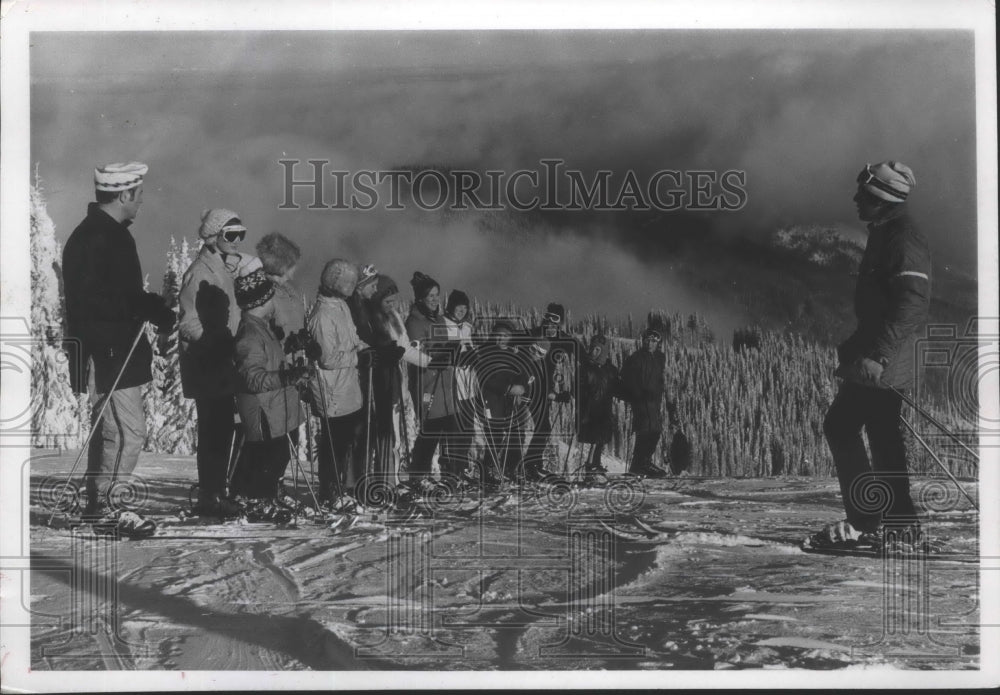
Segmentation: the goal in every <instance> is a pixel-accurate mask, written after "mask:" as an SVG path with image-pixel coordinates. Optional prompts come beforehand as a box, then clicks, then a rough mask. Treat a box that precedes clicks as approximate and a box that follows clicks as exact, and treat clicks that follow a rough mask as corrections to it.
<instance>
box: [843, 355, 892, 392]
mask: <svg viewBox="0 0 1000 695" xmlns="http://www.w3.org/2000/svg"><path fill="white" fill-rule="evenodd" d="M884 371H885V367H883V366H882V363H881V362H876V361H875V360H873V359H869V358H867V357H862V358H861V359H858V360H855V361H854V362H852V363H851V364H849V365H841V366H839V367H837V371H835V372H834V375H836V376H839V377H840V378H841V379H845V380H847V381H852V382H854V383H856V384H861V385H863V386H879V385H880V384H881V382H882V372H884Z"/></svg>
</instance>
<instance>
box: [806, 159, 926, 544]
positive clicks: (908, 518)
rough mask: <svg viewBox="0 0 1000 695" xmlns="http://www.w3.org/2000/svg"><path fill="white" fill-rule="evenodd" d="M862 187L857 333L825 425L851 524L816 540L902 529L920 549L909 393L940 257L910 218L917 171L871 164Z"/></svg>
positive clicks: (859, 539)
mask: <svg viewBox="0 0 1000 695" xmlns="http://www.w3.org/2000/svg"><path fill="white" fill-rule="evenodd" d="M857 183H858V190H857V193H855V195H854V202H855V204H856V205H857V210H858V217H859V218H860V219H861V220H862V221H863V222H867V223H868V244H867V246H866V247H865V253H864V256H863V257H862V259H861V268H860V271H859V276H858V284H857V289H856V290H855V293H854V313H855V314H856V316H857V328H856V329H855V331H854V333H853V334H852V335H851V336H850V337H849V338H848V339H847V340H846V341H844V342H843V343H841V345H840V346H839V347H838V348H837V355H838V358H839V362H840V365H839V366H838V368H837V371H836V375H837V376H839V377H840V378H841V379H842V380H843V381H842V382H841V384H840V389H839V390H838V392H837V396H836V398H834V401H833V404H832V405H831V406H830V410H829V412H827V415H826V421H825V422H824V432H825V433H826V439H827V442H828V443H829V445H830V451H831V452H832V454H833V460H834V462H835V464H836V466H837V477H838V478H839V480H840V493H841V497H842V498H843V502H844V509H845V511H846V512H847V518H846V519H845V520H843V521H840V522H838V523H836V524H831V525H829V526H827V527H826V528H825V529H823V531H820V532H819V533H817V534H816V535H815V536H814V537H813V538H812V539H810V540H811V541H812V542H813V543H819V544H831V545H845V546H851V545H856V544H864V543H866V542H868V541H871V542H872V543H876V544H878V543H880V542H881V541H880V539H881V537H882V533H883V532H885V531H893V532H894V535H895V536H896V538H897V539H898V540H900V541H904V542H906V541H908V542H910V543H917V542H918V541H919V540H920V524H919V521H918V520H917V513H916V509H915V508H914V506H913V500H912V499H911V497H910V482H909V474H908V470H907V460H906V448H905V446H904V443H903V432H902V429H901V427H902V423H901V421H900V407H901V405H902V398H901V397H900V395H899V392H900V391H905V390H907V389H909V388H911V387H912V386H913V376H914V366H915V365H914V354H913V353H914V341H915V340H916V332H917V329H918V328H919V327H920V326H921V325H922V324H923V323H924V322H925V321H926V320H927V310H928V305H929V302H930V272H931V256H930V251H929V249H928V247H927V240H926V239H925V238H924V236H923V234H921V233H920V231H918V230H917V228H916V227H915V226H914V224H913V222H912V221H911V219H910V216H909V214H908V212H907V207H906V199H907V197H908V196H909V193H910V191H911V190H912V189H913V187H914V185H915V184H916V179H915V177H914V175H913V171H912V170H911V169H910V168H909V167H908V166H906V165H905V164H901V163H899V162H893V161H887V162H882V163H880V164H874V165H872V164H868V165H865V168H864V169H863V170H862V171H861V173H860V174H859V175H858V179H857ZM862 428H864V430H865V432H866V433H867V435H868V444H869V448H870V449H871V453H872V461H871V462H870V463H869V460H868V455H867V453H866V451H865V444H864V442H863V441H862V439H861V430H862ZM874 486H877V487H874ZM882 502H884V504H882Z"/></svg>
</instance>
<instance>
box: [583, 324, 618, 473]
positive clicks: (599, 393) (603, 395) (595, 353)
mask: <svg viewBox="0 0 1000 695" xmlns="http://www.w3.org/2000/svg"><path fill="white" fill-rule="evenodd" d="M607 346H608V340H607V338H605V337H604V336H603V335H595V336H594V337H593V338H591V339H590V347H589V348H588V350H587V356H586V357H585V358H584V359H583V360H582V364H581V367H580V381H579V397H578V398H577V407H578V408H579V417H578V420H579V424H580V436H579V440H580V443H581V444H590V445H591V451H590V456H589V457H588V459H587V463H586V465H585V468H584V470H585V472H586V473H607V469H606V468H605V467H604V466H603V465H601V454H602V453H603V451H604V447H605V446H606V445H607V443H608V442H610V441H611V435H612V434H613V432H614V414H613V413H612V411H611V407H612V405H613V400H614V398H615V397H616V396H617V395H618V394H619V392H620V390H621V379H620V376H619V374H618V370H617V369H615V366H614V365H613V364H611V358H610V357H607Z"/></svg>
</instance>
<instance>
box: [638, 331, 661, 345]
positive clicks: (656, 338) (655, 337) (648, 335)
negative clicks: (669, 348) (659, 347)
mask: <svg viewBox="0 0 1000 695" xmlns="http://www.w3.org/2000/svg"><path fill="white" fill-rule="evenodd" d="M642 337H643V340H652V341H653V342H654V343H658V342H660V334H659V333H657V332H656V331H646V332H645V333H643V335H642Z"/></svg>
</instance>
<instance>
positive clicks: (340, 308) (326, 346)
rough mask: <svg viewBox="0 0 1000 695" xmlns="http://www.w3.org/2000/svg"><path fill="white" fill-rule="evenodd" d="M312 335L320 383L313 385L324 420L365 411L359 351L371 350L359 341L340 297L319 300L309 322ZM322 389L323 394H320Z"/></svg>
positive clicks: (348, 310)
mask: <svg viewBox="0 0 1000 695" xmlns="http://www.w3.org/2000/svg"><path fill="white" fill-rule="evenodd" d="M306 325H307V327H308V328H309V333H310V334H311V335H312V337H313V340H315V341H316V342H317V343H319V346H320V348H321V349H322V351H323V352H322V354H321V355H320V358H319V360H318V366H319V381H317V379H316V377H315V376H314V377H313V379H312V381H311V382H310V384H309V388H310V391H311V392H312V394H311V395H312V402H313V404H314V405H315V406H316V408H317V409H319V408H322V407H323V406H324V404H325V406H326V412H325V413H323V415H324V417H338V416H340V415H347V414H349V413H353V412H355V411H357V410H360V409H361V405H362V402H363V401H362V398H361V383H360V381H359V379H358V350H363V349H364V348H366V347H368V346H367V345H365V343H364V342H362V340H361V338H359V337H358V331H357V329H356V328H355V327H354V319H352V318H351V310H350V309H349V308H348V306H347V302H345V301H344V300H343V299H340V298H338V297H324V296H323V295H320V296H319V297H317V298H316V303H315V304H313V307H312V310H311V311H310V312H309V317H308V318H307V320H306ZM320 388H322V391H320Z"/></svg>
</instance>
